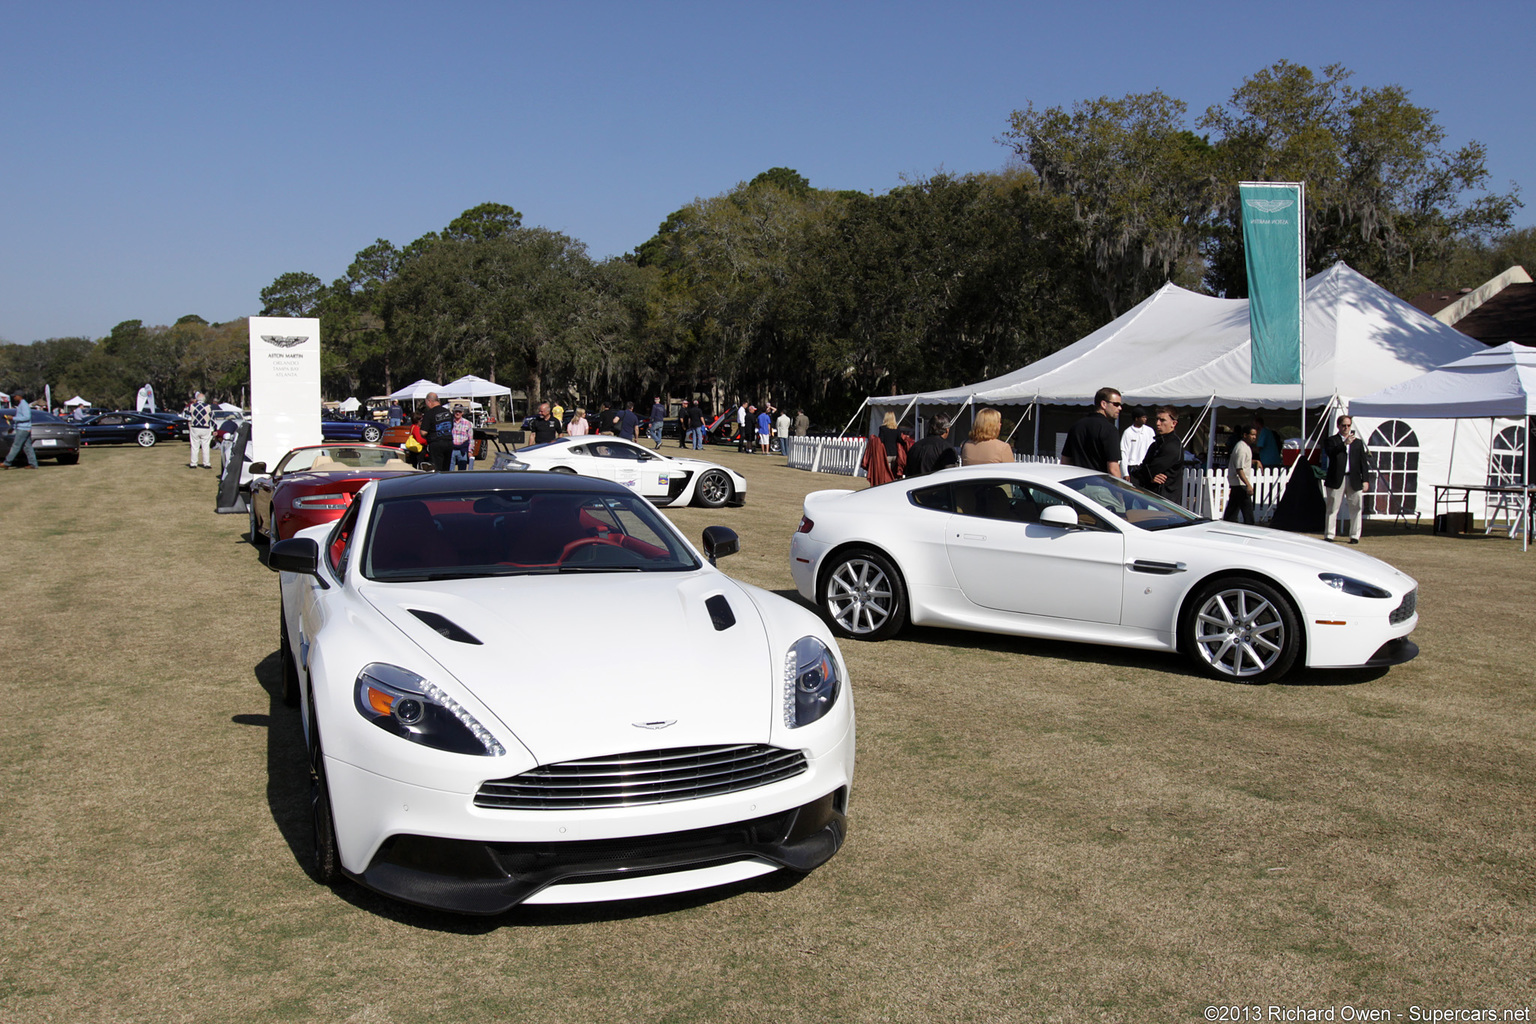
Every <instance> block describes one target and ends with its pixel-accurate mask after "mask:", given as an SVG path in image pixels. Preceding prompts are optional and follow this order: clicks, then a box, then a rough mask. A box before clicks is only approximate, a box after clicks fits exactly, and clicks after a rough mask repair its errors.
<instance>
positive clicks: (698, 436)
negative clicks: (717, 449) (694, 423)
mask: <svg viewBox="0 0 1536 1024" xmlns="http://www.w3.org/2000/svg"><path fill="white" fill-rule="evenodd" d="M689 433H691V434H692V435H693V450H694V451H696V452H701V451H703V450H704V428H703V427H694V428H693V429H692V430H691V431H689Z"/></svg>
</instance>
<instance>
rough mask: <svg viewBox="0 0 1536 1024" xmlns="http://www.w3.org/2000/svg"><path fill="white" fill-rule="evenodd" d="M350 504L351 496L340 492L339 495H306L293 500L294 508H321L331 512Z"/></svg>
mask: <svg viewBox="0 0 1536 1024" xmlns="http://www.w3.org/2000/svg"><path fill="white" fill-rule="evenodd" d="M350 504H352V495H350V494H347V493H346V492H342V493H340V494H306V495H304V497H302V498H294V499H293V507H294V508H323V509H330V510H332V511H334V510H336V509H339V508H342V509H344V508H346V507H347V506H348V505H350Z"/></svg>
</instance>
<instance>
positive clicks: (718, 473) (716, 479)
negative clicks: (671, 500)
mask: <svg viewBox="0 0 1536 1024" xmlns="http://www.w3.org/2000/svg"><path fill="white" fill-rule="evenodd" d="M733 491H734V488H733V487H731V478H730V477H729V476H727V475H726V473H725V470H723V469H710V470H705V472H704V475H703V476H701V477H699V486H698V490H697V491H696V492H695V493H696V494H697V495H698V499H699V504H700V505H703V506H704V507H705V508H719V507H721V506H722V505H724V504H725V503H726V502H728V501H730V500H731V494H732V492H733Z"/></svg>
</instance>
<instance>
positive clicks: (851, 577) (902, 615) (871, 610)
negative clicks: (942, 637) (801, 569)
mask: <svg viewBox="0 0 1536 1024" xmlns="http://www.w3.org/2000/svg"><path fill="white" fill-rule="evenodd" d="M820 591H821V593H820V599H819V600H818V602H817V603H818V604H819V605H820V606H821V611H822V614H823V616H824V617H825V618H826V620H827V623H828V624H829V625H830V626H831V627H832V632H834V633H836V634H837V635H838V636H843V637H852V638H855V639H858V640H884V639H886V638H887V637H892V636H895V635H896V633H897V632H898V631H900V629H901V627H902V626H903V625H904V624H905V623H906V619H907V591H906V587H905V586H904V585H903V584H902V582H901V576H900V575H899V574H898V573H897V572H896V568H895V567H894V566H893V565H891V563H890V562H888V561H887V560H886V559H885V557H884V556H883V555H879V554H876V553H875V552H873V551H865V550H855V551H849V552H846V553H844V554H842V555H839V556H838V557H837V558H836V559H834V560H833V561H831V562H830V563H829V564H828V566H827V568H826V570H825V571H824V572H823V573H822V576H821V587H820Z"/></svg>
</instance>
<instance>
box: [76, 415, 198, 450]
mask: <svg viewBox="0 0 1536 1024" xmlns="http://www.w3.org/2000/svg"><path fill="white" fill-rule="evenodd" d="M176 437H177V427H176V423H175V421H174V420H168V419H162V418H161V417H160V416H159V415H157V414H155V413H144V412H106V413H102V414H101V415H100V416H92V417H91V418H90V419H88V420H85V421H84V422H82V423H81V424H80V439H81V441H83V442H84V443H85V444H87V445H93V444H136V445H138V446H139V447H140V448H152V447H154V445H155V444H156V443H158V442H160V441H174V440H176Z"/></svg>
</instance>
